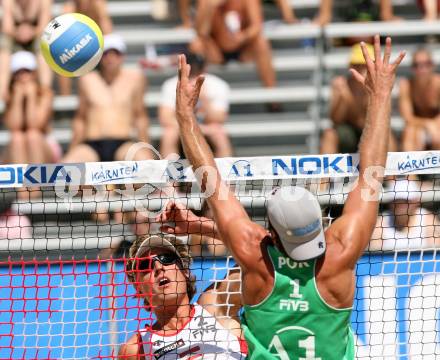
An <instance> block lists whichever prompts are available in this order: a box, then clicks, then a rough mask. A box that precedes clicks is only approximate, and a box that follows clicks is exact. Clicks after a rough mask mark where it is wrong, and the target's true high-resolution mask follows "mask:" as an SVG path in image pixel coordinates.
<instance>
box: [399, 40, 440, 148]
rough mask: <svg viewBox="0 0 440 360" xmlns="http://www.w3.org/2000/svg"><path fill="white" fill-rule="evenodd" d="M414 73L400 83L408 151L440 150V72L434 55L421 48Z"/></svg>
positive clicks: (415, 58)
mask: <svg viewBox="0 0 440 360" xmlns="http://www.w3.org/2000/svg"><path fill="white" fill-rule="evenodd" d="M412 71H413V75H412V77H411V78H410V79H402V80H401V82H400V92H399V106H400V113H401V115H402V117H403V118H404V119H405V123H406V125H405V130H404V132H403V138H402V147H403V150H404V151H416V150H426V149H427V148H430V149H435V150H439V149H440V75H438V74H436V73H435V66H434V63H433V61H432V57H431V54H430V53H429V51H428V50H426V49H419V50H417V51H416V52H415V53H414V55H413V59H412Z"/></svg>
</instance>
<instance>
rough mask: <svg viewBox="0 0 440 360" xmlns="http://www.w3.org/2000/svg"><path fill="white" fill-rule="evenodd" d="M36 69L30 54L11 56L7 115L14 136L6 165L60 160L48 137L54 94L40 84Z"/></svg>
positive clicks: (7, 153)
mask: <svg viewBox="0 0 440 360" xmlns="http://www.w3.org/2000/svg"><path fill="white" fill-rule="evenodd" d="M36 69H37V61H36V57H35V55H34V54H32V53H31V52H27V51H19V52H16V53H14V54H13V55H12V57H11V70H10V71H11V73H12V79H11V82H10V96H9V100H8V101H7V102H6V109H5V115H4V123H5V126H6V128H7V129H8V130H9V131H10V136H11V141H10V143H9V145H8V147H7V150H6V162H10V163H21V164H28V163H47V162H55V161H58V160H59V159H60V157H61V150H60V146H59V145H58V144H57V143H56V142H54V140H52V139H51V138H49V137H48V132H49V129H50V118H51V116H52V101H53V92H52V90H51V89H50V88H48V87H46V86H42V85H40V84H39V83H38V79H37V73H36Z"/></svg>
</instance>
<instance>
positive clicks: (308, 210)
mask: <svg viewBox="0 0 440 360" xmlns="http://www.w3.org/2000/svg"><path fill="white" fill-rule="evenodd" d="M267 214H268V217H269V221H270V224H271V225H272V227H273V228H274V229H275V231H276V232H277V234H278V236H279V238H280V241H281V243H282V245H283V247H284V250H285V251H286V253H287V255H288V256H289V257H290V258H292V259H293V260H296V261H305V260H310V259H313V258H316V257H318V256H321V255H322V254H323V253H324V252H325V248H326V244H325V236H324V229H323V226H322V213H321V207H320V206H319V203H318V199H317V198H316V197H315V196H314V195H313V194H312V193H311V192H309V191H308V190H306V189H304V188H302V187H299V186H286V187H282V188H278V189H275V190H274V191H273V192H272V195H271V197H270V198H269V200H268V203H267Z"/></svg>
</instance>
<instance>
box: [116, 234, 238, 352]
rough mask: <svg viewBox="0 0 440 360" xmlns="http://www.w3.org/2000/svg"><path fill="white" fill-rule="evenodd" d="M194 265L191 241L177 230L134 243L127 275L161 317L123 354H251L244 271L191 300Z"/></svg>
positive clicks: (235, 272)
mask: <svg viewBox="0 0 440 360" xmlns="http://www.w3.org/2000/svg"><path fill="white" fill-rule="evenodd" d="M213 226H214V225H213ZM190 264H191V256H190V255H189V251H188V246H187V245H186V244H185V243H183V242H182V241H181V240H180V239H179V238H177V237H175V236H173V235H160V236H158V235H147V236H141V237H138V239H137V240H136V241H135V243H134V244H133V245H132V246H131V248H130V259H129V260H128V261H127V268H126V272H127V276H128V278H129V280H130V281H131V282H132V284H133V285H134V286H135V288H136V291H137V293H138V295H139V296H141V297H143V298H144V303H145V307H146V310H147V311H152V312H153V315H154V319H155V322H154V323H152V324H147V325H146V326H145V328H143V329H140V330H139V331H138V332H137V333H135V334H134V335H133V336H132V337H131V338H130V339H129V340H128V341H127V342H126V343H125V344H123V345H122V346H121V348H120V350H119V355H118V358H119V359H133V360H134V359H136V360H139V359H168V360H169V359H184V360H185V359H186V360H190V359H191V360H192V359H219V360H223V359H245V357H246V353H247V346H246V342H245V341H244V338H242V334H241V328H240V322H239V320H238V310H239V308H240V307H241V301H240V296H241V295H240V286H241V282H240V273H239V270H238V269H234V270H231V271H229V274H228V275H227V277H226V278H225V279H224V280H222V281H218V282H215V283H213V284H212V285H211V286H210V287H208V289H206V290H205V291H204V292H203V293H202V294H201V295H200V297H199V299H198V301H197V302H191V299H192V297H193V296H194V294H195V292H196V288H195V281H196V279H195V277H194V275H193V274H191V272H190V268H189V267H190Z"/></svg>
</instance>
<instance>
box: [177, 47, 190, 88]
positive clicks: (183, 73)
mask: <svg viewBox="0 0 440 360" xmlns="http://www.w3.org/2000/svg"><path fill="white" fill-rule="evenodd" d="M190 71H191V67H190V66H189V65H188V64H187V63H186V56H185V55H184V54H181V55H179V81H180V83H181V84H185V83H186V82H188V79H189V73H190Z"/></svg>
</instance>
